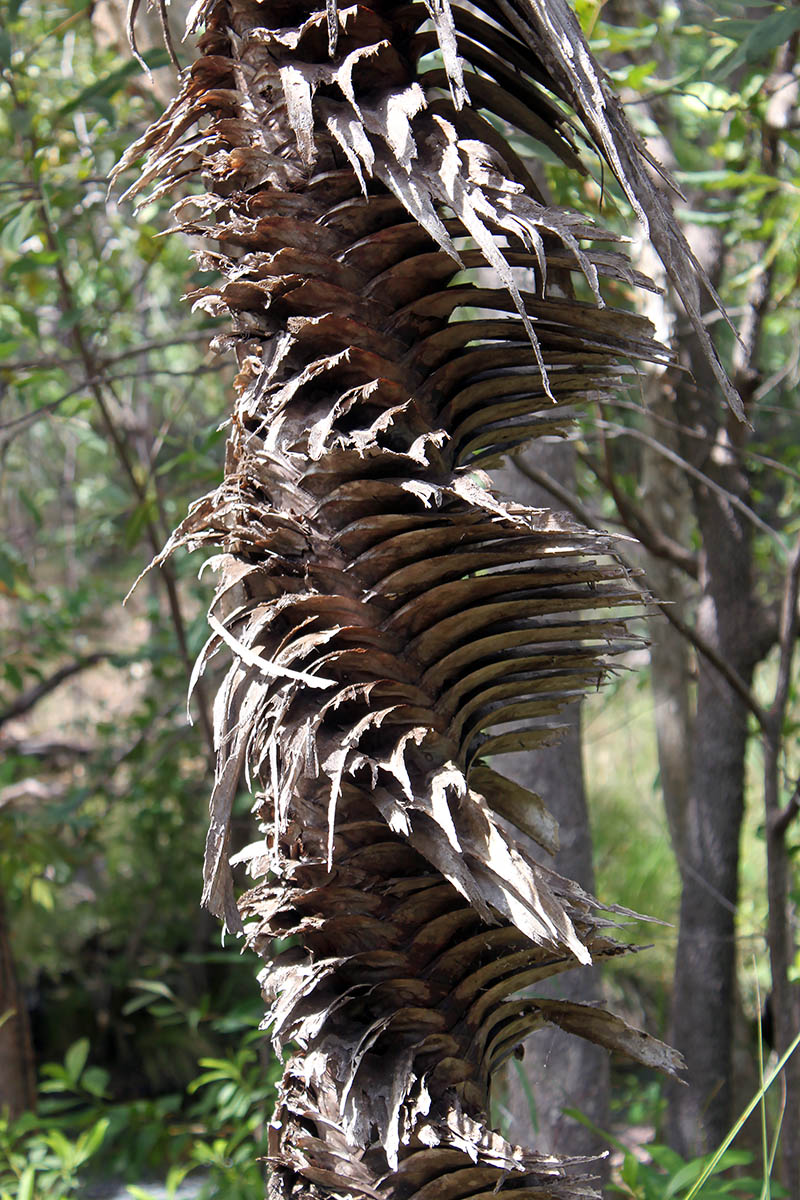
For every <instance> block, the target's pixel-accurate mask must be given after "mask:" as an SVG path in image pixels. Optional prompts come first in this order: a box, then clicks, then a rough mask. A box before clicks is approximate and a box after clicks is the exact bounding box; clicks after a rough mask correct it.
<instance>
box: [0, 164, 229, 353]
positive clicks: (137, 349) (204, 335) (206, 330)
mask: <svg viewBox="0 0 800 1200" xmlns="http://www.w3.org/2000/svg"><path fill="white" fill-rule="evenodd" d="M106 182H107V181H106ZM215 329H216V326H215V325H206V326H204V327H203V328H202V329H195V330H190V331H189V332H187V333H185V334H182V335H181V334H178V333H176V334H175V336H174V337H171V338H160V339H156V340H155V341H150V342H140V343H139V345H138V346H130V347H129V348H128V349H127V350H119V351H117V353H116V354H102V353H95V361H96V362H97V364H98V366H100V367H108V366H111V364H113V363H118V362H122V360H123V359H125V358H134V357H135V356H136V355H137V354H149V353H150V351H151V350H170V349H172V347H173V346H183V345H189V344H191V343H192V342H203V341H206V340H207V339H208V338H209V337H211V336H212V335H213V333H214V332H215ZM82 362H83V359H82V358H81V356H80V355H78V354H76V355H73V356H72V357H71V358H59V357H58V356H57V355H51V357H50V358H26V359H16V360H14V359H9V360H7V361H6V362H3V363H1V364H0V370H2V371H4V372H5V371H36V370H44V369H49V368H50V367H69V366H75V365H76V364H80V363H82Z"/></svg>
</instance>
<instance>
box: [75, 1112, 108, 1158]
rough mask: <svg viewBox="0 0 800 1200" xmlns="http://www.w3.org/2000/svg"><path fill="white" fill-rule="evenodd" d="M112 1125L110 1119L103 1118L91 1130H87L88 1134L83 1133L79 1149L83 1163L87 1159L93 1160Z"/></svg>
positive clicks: (79, 1139)
mask: <svg viewBox="0 0 800 1200" xmlns="http://www.w3.org/2000/svg"><path fill="white" fill-rule="evenodd" d="M110 1124H111V1119H110V1118H109V1117H102V1118H101V1119H100V1120H99V1121H97V1122H96V1123H95V1124H94V1125H93V1126H92V1128H91V1129H89V1130H87V1131H86V1133H82V1134H81V1136H80V1137H79V1138H78V1147H79V1149H80V1152H81V1156H82V1157H81V1161H82V1162H85V1161H86V1159H87V1158H91V1157H92V1155H93V1154H95V1153H96V1152H97V1150H98V1149H99V1148H100V1146H101V1145H102V1142H103V1139H104V1138H105V1136H106V1134H107V1133H108V1127H109V1125H110Z"/></svg>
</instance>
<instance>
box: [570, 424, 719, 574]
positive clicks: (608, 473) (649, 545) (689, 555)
mask: <svg viewBox="0 0 800 1200" xmlns="http://www.w3.org/2000/svg"><path fill="white" fill-rule="evenodd" d="M598 424H600V423H598ZM600 436H601V441H602V446H603V453H604V455H605V460H606V470H605V473H603V472H602V471H601V470H600V468H599V467H598V466H597V464H596V463H593V462H592V460H591V459H590V458H588V456H584V461H585V462H586V465H587V466H588V467H589V469H590V470H591V471H592V472H593V473H594V474H595V476H596V477H597V478H598V479H599V481H600V482H601V483H602V484H603V486H604V487H606V488H607V489H608V491H609V492H610V493H611V495H612V497H613V499H614V503H615V504H616V506H617V511H618V512H619V515H620V517H621V518H622V521H623V524H624V525H625V526H626V527H627V528H628V529H629V530H630V531H631V533H632V534H633V535H634V537H636V538H637V539H638V540H639V541H640V542H641V543H642V545H643V546H644V547H645V549H646V550H649V551H650V553H651V554H654V555H655V556H656V558H663V559H665V560H666V561H667V562H670V563H672V565H673V566H675V567H678V568H679V569H680V570H681V571H684V572H685V573H686V574H687V575H689V576H690V577H691V578H692V579H697V578H698V577H699V575H700V562H699V559H698V556H697V555H696V554H694V553H693V552H692V551H691V550H687V549H686V547H685V546H682V545H681V544H680V542H676V541H675V539H674V538H671V537H668V536H667V534H665V533H663V532H662V530H660V529H657V528H656V526H655V525H653V524H652V523H651V522H650V520H649V519H648V517H646V516H645V513H644V511H643V509H641V508H640V507H639V506H638V505H637V504H634V503H633V501H632V500H629V499H628V497H627V496H625V495H624V493H623V492H622V491H621V490H620V488H619V487H618V486H617V481H616V473H615V471H614V464H613V462H612V457H611V445H610V443H609V441H608V439H607V438H606V437H605V435H604V433H603V429H602V425H600Z"/></svg>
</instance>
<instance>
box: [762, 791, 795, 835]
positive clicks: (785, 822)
mask: <svg viewBox="0 0 800 1200" xmlns="http://www.w3.org/2000/svg"><path fill="white" fill-rule="evenodd" d="M798 813H800V779H798V781H797V783H796V784H795V788H794V791H793V792H792V797H791V799H790V800H789V801H787V803H786V804H785V805H784V807H783V808H782V809H781V810H780V812H778V813H776V814H775V815H774V817H773V818H772V820H771V821H770V823H769V825H770V833H771V834H772V835H773V836H774V837H776V838H778V839H782V838H783V837H784V835H785V833H786V831H787V829H788V828H789V826H790V825H791V823H792V821H793V820H794V819H795V817H796V816H797V814H798Z"/></svg>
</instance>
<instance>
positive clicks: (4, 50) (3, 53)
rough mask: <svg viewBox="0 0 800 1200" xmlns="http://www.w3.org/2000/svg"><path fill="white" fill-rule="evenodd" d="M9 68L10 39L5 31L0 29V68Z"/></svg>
mask: <svg viewBox="0 0 800 1200" xmlns="http://www.w3.org/2000/svg"><path fill="white" fill-rule="evenodd" d="M10 66H11V38H10V37H9V35H8V33H7V32H6V30H5V29H0V67H10Z"/></svg>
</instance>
